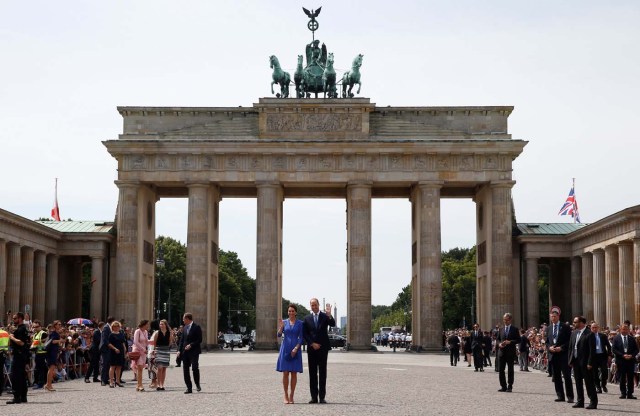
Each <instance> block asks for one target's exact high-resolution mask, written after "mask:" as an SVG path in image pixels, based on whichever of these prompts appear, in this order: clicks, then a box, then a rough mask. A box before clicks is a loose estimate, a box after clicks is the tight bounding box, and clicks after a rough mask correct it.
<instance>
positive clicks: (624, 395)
mask: <svg viewBox="0 0 640 416" xmlns="http://www.w3.org/2000/svg"><path fill="white" fill-rule="evenodd" d="M626 398H627V395H626V394H621V395H620V397H618V399H626Z"/></svg>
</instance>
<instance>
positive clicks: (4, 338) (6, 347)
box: [0, 328, 9, 396]
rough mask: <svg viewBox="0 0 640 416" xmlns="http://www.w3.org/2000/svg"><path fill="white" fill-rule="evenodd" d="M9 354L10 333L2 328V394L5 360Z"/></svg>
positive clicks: (0, 383)
mask: <svg viewBox="0 0 640 416" xmlns="http://www.w3.org/2000/svg"><path fill="white" fill-rule="evenodd" d="M8 354H9V333H8V332H7V331H5V330H4V329H2V328H0V396H2V392H3V391H4V362H5V361H6V359H7V355H8Z"/></svg>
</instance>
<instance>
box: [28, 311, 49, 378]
mask: <svg viewBox="0 0 640 416" xmlns="http://www.w3.org/2000/svg"><path fill="white" fill-rule="evenodd" d="M32 328H33V332H34V335H33V343H32V344H31V350H32V351H34V352H35V354H36V368H35V371H34V375H33V376H34V384H35V385H34V386H33V388H34V390H35V389H41V388H42V387H43V386H44V383H46V381H47V360H46V358H47V351H45V349H44V342H45V340H46V338H47V331H45V330H44V329H43V328H42V324H41V323H40V320H38V319H34V320H33V324H32Z"/></svg>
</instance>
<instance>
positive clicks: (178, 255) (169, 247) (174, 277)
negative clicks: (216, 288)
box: [153, 236, 187, 327]
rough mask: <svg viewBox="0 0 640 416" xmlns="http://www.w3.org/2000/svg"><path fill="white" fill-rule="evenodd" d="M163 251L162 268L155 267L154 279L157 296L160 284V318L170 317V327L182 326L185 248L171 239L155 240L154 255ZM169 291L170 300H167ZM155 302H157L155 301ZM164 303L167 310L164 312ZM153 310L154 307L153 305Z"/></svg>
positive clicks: (185, 270) (185, 271)
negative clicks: (155, 276)
mask: <svg viewBox="0 0 640 416" xmlns="http://www.w3.org/2000/svg"><path fill="white" fill-rule="evenodd" d="M160 247H162V249H163V254H164V266H156V273H157V274H158V276H159V277H158V279H155V287H154V290H155V291H154V293H155V296H158V282H159V279H160V281H161V283H160V302H161V305H160V309H161V311H162V312H161V314H160V316H161V318H167V319H168V318H169V316H171V322H169V325H170V326H171V327H175V326H179V325H181V324H182V314H183V313H184V312H185V310H184V294H185V279H186V276H187V265H186V263H187V246H186V245H184V244H182V243H181V242H180V241H178V240H175V239H173V238H171V237H164V236H159V237H158V238H156V253H158V252H159V249H160ZM169 291H171V299H169ZM156 301H157V300H156ZM164 303H166V304H167V310H166V312H165V311H164ZM153 306H154V308H155V306H156V305H153Z"/></svg>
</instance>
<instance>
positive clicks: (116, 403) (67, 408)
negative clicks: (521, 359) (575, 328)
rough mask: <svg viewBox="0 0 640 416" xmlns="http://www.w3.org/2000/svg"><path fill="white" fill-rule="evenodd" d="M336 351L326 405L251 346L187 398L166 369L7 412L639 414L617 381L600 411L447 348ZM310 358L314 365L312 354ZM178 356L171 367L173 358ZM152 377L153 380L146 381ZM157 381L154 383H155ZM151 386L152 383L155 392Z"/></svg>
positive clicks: (225, 360)
mask: <svg viewBox="0 0 640 416" xmlns="http://www.w3.org/2000/svg"><path fill="white" fill-rule="evenodd" d="M382 350H383V352H379V353H356V352H348V353H347V352H342V351H337V350H334V351H332V352H331V353H330V355H329V370H328V373H329V375H328V380H327V397H326V399H327V401H328V402H329V403H328V404H326V405H320V404H313V405H311V404H307V402H308V400H309V381H308V371H307V368H306V367H305V368H304V374H300V375H299V380H298V388H297V390H296V396H295V400H296V403H295V404H289V405H284V404H283V403H282V401H283V393H282V384H281V380H282V378H281V375H280V373H277V372H276V371H275V370H274V368H275V362H276V358H277V354H276V353H275V352H247V351H246V349H245V350H242V349H236V350H235V351H233V352H232V351H227V350H225V351H221V352H216V353H209V354H203V355H202V356H201V358H200V365H201V373H202V392H200V393H197V392H195V391H194V393H193V394H192V395H184V394H183V392H184V390H185V388H184V384H183V381H182V368H173V367H172V368H170V369H169V370H168V372H167V382H166V386H167V390H166V391H164V392H158V391H146V392H142V393H137V392H136V391H135V383H134V382H131V381H130V380H131V378H132V373H131V372H130V371H129V372H125V376H124V380H126V381H127V383H126V384H125V387H124V388H118V387H116V388H115V389H110V388H109V387H101V386H100V385H99V384H95V383H91V384H86V383H84V382H83V380H74V381H67V382H64V383H57V384H56V385H55V387H56V389H57V391H56V392H53V393H49V392H46V391H43V390H37V391H31V390H30V391H29V403H28V404H20V405H6V404H5V401H6V400H8V399H9V398H8V397H6V395H5V394H3V395H2V397H1V398H2V401H0V415H3V416H4V415H17V414H21V415H24V414H26V413H31V414H38V415H53V414H57V415H68V414H74V415H75V414H79V415H158V414H162V415H169V414H171V415H184V414H188V415H302V414H304V415H361V414H362V415H365V414H366V415H386V416H389V415H394V416H396V415H456V416H459V415H467V414H474V415H485V414H491V415H509V416H513V415H518V414H536V415H551V414H553V415H578V414H584V413H588V414H594V413H595V414H598V415H607V414H618V415H619V414H640V400H620V399H618V396H619V390H618V386H615V385H610V386H609V393H608V394H602V395H600V397H599V398H600V403H599V406H598V410H597V411H595V412H593V411H589V410H584V409H572V408H571V405H570V404H568V403H555V402H554V401H553V400H554V399H555V393H554V389H553V384H552V383H551V381H550V380H551V379H550V378H548V377H547V376H546V374H543V373H541V372H539V371H534V372H530V373H526V372H519V371H517V369H516V374H515V384H514V391H513V393H499V392H498V391H497V389H498V388H499V383H498V375H497V373H496V372H495V371H494V370H493V369H491V368H488V369H487V371H485V372H483V373H475V372H474V371H473V367H466V363H464V362H461V363H459V365H458V366H457V367H451V366H450V365H449V359H448V357H447V356H445V355H442V354H413V353H406V352H401V351H400V350H398V352H396V353H393V352H391V351H390V350H389V349H385V348H383V349H382ZM303 357H304V363H305V364H306V355H305V356H303ZM173 362H174V361H173V357H172V363H173ZM145 381H146V380H145ZM146 384H148V381H146ZM147 390H148V389H147Z"/></svg>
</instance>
